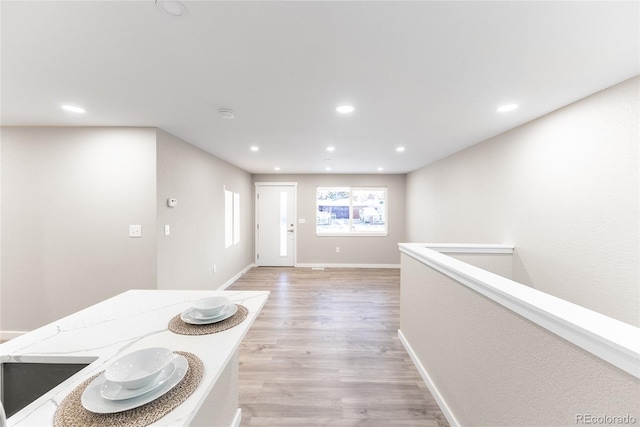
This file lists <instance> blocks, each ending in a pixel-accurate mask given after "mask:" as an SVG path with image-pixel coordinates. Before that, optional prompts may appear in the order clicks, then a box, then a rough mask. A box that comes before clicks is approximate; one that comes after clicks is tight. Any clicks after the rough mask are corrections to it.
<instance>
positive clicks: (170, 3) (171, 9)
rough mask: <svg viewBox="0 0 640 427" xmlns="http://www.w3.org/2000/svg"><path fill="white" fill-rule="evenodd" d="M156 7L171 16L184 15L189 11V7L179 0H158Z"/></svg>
mask: <svg viewBox="0 0 640 427" xmlns="http://www.w3.org/2000/svg"><path fill="white" fill-rule="evenodd" d="M156 7H157V8H158V9H159V10H160V11H161V12H164V13H166V14H169V15H171V16H182V15H185V14H186V13H187V7H186V6H185V5H184V4H182V3H180V2H179V1H178V0H156Z"/></svg>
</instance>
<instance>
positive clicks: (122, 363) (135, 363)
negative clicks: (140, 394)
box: [104, 347, 173, 390]
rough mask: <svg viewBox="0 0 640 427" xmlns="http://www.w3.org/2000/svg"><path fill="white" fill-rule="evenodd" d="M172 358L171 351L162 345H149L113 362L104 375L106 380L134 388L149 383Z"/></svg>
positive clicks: (130, 388)
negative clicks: (149, 346)
mask: <svg viewBox="0 0 640 427" xmlns="http://www.w3.org/2000/svg"><path fill="white" fill-rule="evenodd" d="M172 358H173V352H172V351H171V350H169V349H168V348H164V347H151V348H145V349H142V350H138V351H134V352H133V353H129V354H127V355H125V356H122V357H121V358H119V359H118V360H116V361H115V362H113V363H112V364H111V365H109V367H108V368H107V370H106V371H104V376H105V378H106V379H107V380H108V381H111V382H114V383H117V384H119V385H121V386H122V387H124V388H126V389H129V390H134V389H137V388H140V387H144V386H146V385H148V384H149V383H151V381H153V380H154V379H155V378H156V377H157V376H158V375H159V374H160V372H162V370H163V369H164V367H165V366H167V364H168V363H169V362H171V359H172Z"/></svg>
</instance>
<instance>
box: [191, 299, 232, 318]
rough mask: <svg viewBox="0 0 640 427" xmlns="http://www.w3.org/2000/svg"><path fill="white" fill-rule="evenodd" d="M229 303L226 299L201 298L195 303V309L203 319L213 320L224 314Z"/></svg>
mask: <svg viewBox="0 0 640 427" xmlns="http://www.w3.org/2000/svg"><path fill="white" fill-rule="evenodd" d="M228 302H229V299H228V298H225V297H207V298H201V299H199V300H195V301H194V302H193V309H194V310H195V311H196V312H197V313H198V314H200V316H202V317H203V318H213V317H216V316H219V315H220V314H222V311H223V310H224V309H225V308H226V307H227V303H228Z"/></svg>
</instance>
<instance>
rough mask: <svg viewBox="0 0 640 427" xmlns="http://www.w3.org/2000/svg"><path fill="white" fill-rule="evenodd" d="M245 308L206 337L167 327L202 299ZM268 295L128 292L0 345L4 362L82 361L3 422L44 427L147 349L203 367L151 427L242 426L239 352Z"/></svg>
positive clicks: (152, 291)
mask: <svg viewBox="0 0 640 427" xmlns="http://www.w3.org/2000/svg"><path fill="white" fill-rule="evenodd" d="M218 295H219V296H225V297H227V298H228V299H229V300H230V301H231V302H234V303H236V304H240V305H242V306H244V307H245V308H247V310H248V314H247V317H246V319H244V321H242V322H241V323H240V324H238V325H237V326H234V327H232V328H230V329H227V330H225V331H221V332H217V333H214V334H209V335H179V334H176V333H174V332H171V331H170V330H169V329H168V324H169V321H170V320H171V319H172V318H173V317H174V316H176V315H177V314H180V313H181V312H182V311H184V310H185V309H187V308H189V307H190V306H191V305H192V302H193V301H194V300H196V299H199V298H203V297H207V296H218ZM268 297H269V292H266V291H265V292H261V291H164V290H130V291H127V292H124V293H122V294H120V295H117V296H115V297H113V298H110V299H108V300H105V301H103V302H101V303H98V304H96V305H94V306H91V307H89V308H86V309H84V310H82V311H79V312H77V313H74V314H72V315H70V316H67V317H65V318H63V319H60V320H58V321H56V322H52V323H50V324H48V325H45V326H43V327H41V328H38V329H36V330H34V331H32V332H29V333H27V334H25V335H22V336H20V337H18V338H15V339H13V340H11V341H8V342H6V343H4V344H1V345H0V359H1V361H2V362H3V363H15V362H29V363H40V362H44V363H88V366H87V367H85V368H84V369H82V370H80V371H79V372H78V373H76V374H75V375H73V376H71V377H70V378H69V379H67V380H65V381H64V382H62V383H61V384H60V385H58V386H56V387H55V388H53V389H52V390H51V391H49V392H47V393H46V394H44V395H43V396H41V397H40V398H38V399H36V400H35V401H33V402H32V403H31V404H29V405H28V406H26V407H25V408H23V409H22V410H20V411H19V412H17V413H15V414H14V415H12V416H11V417H9V419H8V422H7V425H8V426H16V427H17V426H25V427H27V426H29V427H30V426H38V427H40V426H50V425H53V420H54V414H55V412H56V409H57V407H58V406H59V405H60V403H61V402H62V401H63V399H64V398H65V397H66V396H67V395H68V394H69V393H70V392H72V391H73V390H74V388H76V387H77V386H78V385H79V384H81V383H82V382H83V381H85V380H86V379H88V378H90V377H92V376H93V375H96V374H98V373H99V372H102V371H103V370H104V369H105V368H106V367H107V366H109V364H110V363H111V362H112V361H114V360H116V359H117V358H119V357H120V356H121V355H123V354H126V353H130V352H132V351H135V350H138V349H142V348H146V347H168V348H170V349H171V350H173V351H182V352H189V353H192V354H194V355H196V356H197V357H198V358H200V360H201V361H202V362H203V365H204V373H203V376H202V380H201V382H200V384H199V385H198V387H197V388H196V390H195V391H194V392H193V394H191V395H190V396H189V397H188V398H187V399H186V400H185V401H184V402H183V403H182V404H181V405H179V406H178V407H177V408H175V409H174V410H173V411H171V412H169V413H168V414H167V415H165V416H164V417H163V418H161V419H160V420H158V421H156V422H155V423H153V424H150V425H151V426H156V427H159V426H203V427H231V426H238V425H239V424H240V409H239V408H238V348H239V346H240V342H241V341H242V339H243V338H244V336H245V335H246V333H247V331H248V330H249V327H250V326H251V325H252V323H253V322H254V320H255V318H256V316H257V315H258V314H259V312H260V311H261V309H262V307H263V306H264V304H265V303H266V301H267V299H268Z"/></svg>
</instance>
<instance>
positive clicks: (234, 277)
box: [218, 264, 257, 291]
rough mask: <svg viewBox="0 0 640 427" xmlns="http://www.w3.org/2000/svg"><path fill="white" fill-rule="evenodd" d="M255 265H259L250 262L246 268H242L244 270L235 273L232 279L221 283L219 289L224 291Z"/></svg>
mask: <svg viewBox="0 0 640 427" xmlns="http://www.w3.org/2000/svg"><path fill="white" fill-rule="evenodd" d="M253 267H257V265H255V264H249V265H248V266H246V267H245V268H243V269H242V271H241V272H240V273H238V274H236V275H234V276H233V277H232V278H231V279H229V280H227V281H226V282H225V283H224V284H223V285H221V286H220V287H218V290H219V291H223V290H225V289H227V288H228V287H229V286H231V285H233V283H234V282H235V281H236V280H238V279H239V278H241V277H242V276H244V275H245V274H246V273H247V271H249V270H251V269H252V268H253Z"/></svg>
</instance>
